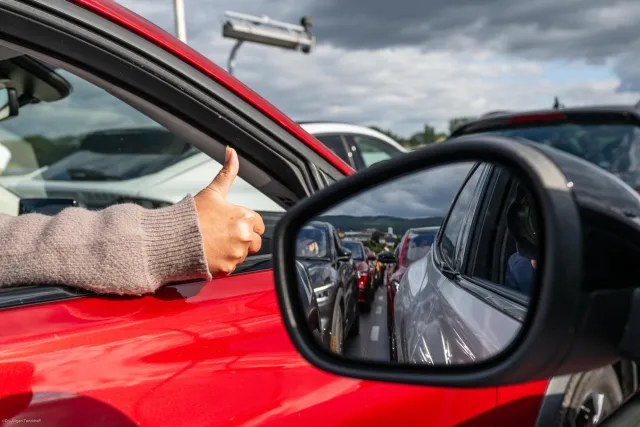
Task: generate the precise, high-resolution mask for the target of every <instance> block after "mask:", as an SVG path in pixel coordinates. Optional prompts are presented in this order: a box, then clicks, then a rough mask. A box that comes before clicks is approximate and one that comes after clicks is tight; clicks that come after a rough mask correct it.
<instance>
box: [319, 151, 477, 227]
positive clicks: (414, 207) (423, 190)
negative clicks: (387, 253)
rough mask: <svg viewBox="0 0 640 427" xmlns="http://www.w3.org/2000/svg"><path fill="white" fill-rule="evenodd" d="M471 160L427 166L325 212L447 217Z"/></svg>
mask: <svg viewBox="0 0 640 427" xmlns="http://www.w3.org/2000/svg"><path fill="white" fill-rule="evenodd" d="M471 166H472V164H471V163H454V164H450V165H447V166H439V167H437V168H430V169H425V170H424V171H421V172H415V173H412V174H411V175H409V176H405V177H402V178H398V179H394V180H392V181H389V182H387V183H385V184H383V185H380V186H378V187H375V188H372V189H370V190H367V191H365V192H363V193H361V194H359V195H357V196H354V197H352V198H350V199H349V201H347V202H345V203H342V204H340V205H338V206H335V207H333V208H332V209H331V210H329V211H327V212H324V213H322V214H321V215H351V216H394V217H399V218H427V217H444V216H445V214H446V213H447V212H448V211H449V207H450V206H451V202H452V200H453V198H454V197H455V195H456V193H457V191H458V189H459V188H460V185H461V184H462V181H463V180H464V178H465V177H466V176H467V173H468V172H469V170H470V168H471Z"/></svg>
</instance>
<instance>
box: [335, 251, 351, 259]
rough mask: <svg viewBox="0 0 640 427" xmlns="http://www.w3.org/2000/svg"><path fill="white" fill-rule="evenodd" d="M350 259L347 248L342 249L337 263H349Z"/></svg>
mask: <svg viewBox="0 0 640 427" xmlns="http://www.w3.org/2000/svg"><path fill="white" fill-rule="evenodd" d="M350 259H351V251H350V250H349V249H347V248H342V253H341V254H338V261H349V260H350Z"/></svg>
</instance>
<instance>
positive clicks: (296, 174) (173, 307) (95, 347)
mask: <svg viewBox="0 0 640 427" xmlns="http://www.w3.org/2000/svg"><path fill="white" fill-rule="evenodd" d="M0 18H1V19H2V22H3V25H2V26H1V28H0V39H2V40H3V46H4V47H7V46H8V48H7V49H8V50H3V53H4V54H9V55H10V54H11V52H13V51H18V52H21V53H26V54H29V55H32V56H34V57H37V58H39V59H41V60H43V61H46V62H47V63H49V64H52V65H54V66H56V67H61V68H63V69H65V70H66V71H67V72H68V73H71V74H73V75H74V76H76V77H77V78H78V79H81V80H83V81H86V82H89V83H91V84H93V85H95V86H96V87H98V88H100V89H102V90H104V91H106V92H107V93H108V94H109V95H111V96H112V97H113V98H112V100H114V101H115V104H114V105H116V107H115V110H110V111H115V112H120V113H122V111H121V110H119V108H121V107H122V108H124V109H125V110H126V111H127V114H126V115H128V114H129V112H131V114H132V115H134V114H138V113H139V114H141V115H142V116H144V117H146V118H147V119H150V120H152V121H154V122H156V123H158V124H160V125H161V126H163V127H164V128H165V129H167V130H169V131H170V132H172V133H175V134H178V135H182V136H183V137H185V138H186V139H187V140H189V141H190V143H191V144H193V145H194V146H195V147H197V148H198V149H199V150H200V151H202V152H204V153H206V154H207V155H209V156H211V157H212V158H214V159H216V160H217V161H218V162H221V161H222V155H223V152H224V151H223V150H224V145H225V144H230V145H232V146H234V148H236V149H237V151H238V153H239V155H240V157H241V160H240V162H241V163H240V164H241V166H240V168H241V171H240V174H241V176H240V177H241V178H242V179H243V180H244V181H246V182H247V183H248V184H249V185H250V186H252V187H253V188H254V189H255V190H257V191H258V192H260V193H261V194H262V195H264V196H266V197H267V198H269V200H272V201H274V203H277V204H278V205H279V206H281V207H282V208H283V209H286V208H287V207H288V206H290V205H291V204H293V203H295V202H296V201H297V200H299V199H300V198H303V197H306V196H307V195H309V194H312V193H313V192H315V191H317V190H318V189H320V188H323V187H324V186H326V185H329V184H330V183H331V182H333V181H336V180H338V179H340V178H341V177H342V176H344V175H346V174H349V173H351V171H350V169H349V167H348V166H347V165H346V164H344V163H343V162H341V161H340V160H339V159H338V158H337V157H336V156H335V155H333V154H331V152H330V150H328V149H325V148H324V147H323V146H322V145H321V144H317V143H316V142H315V140H314V139H313V138H312V137H310V136H309V135H308V134H306V133H305V132H303V131H302V130H301V129H300V128H299V127H298V126H297V125H295V124H293V122H292V121H291V120H290V119H288V118H287V117H286V116H284V115H283V114H282V113H280V112H278V111H277V110H275V109H274V108H273V107H272V106H271V105H269V104H268V103H266V102H265V101H263V100H262V99H261V98H259V97H257V96H256V95H255V94H254V93H253V92H251V91H250V90H249V89H247V88H246V87H244V86H243V85H242V84H241V83H239V82H237V81H236V80H234V79H233V78H232V77H230V76H228V75H227V74H226V73H224V72H222V71H221V70H220V69H219V68H218V67H216V66H215V65H213V64H212V63H211V62H210V61H208V60H207V59H206V58H204V57H203V56H201V55H199V54H197V53H195V52H194V51H192V50H190V49H189V48H188V47H186V46H185V45H183V44H181V43H180V42H178V41H177V40H175V39H173V38H172V37H171V36H169V35H168V34H166V33H164V32H163V31H161V30H160V29H158V28H156V27H155V26H153V25H151V24H149V23H148V22H146V21H144V20H142V19H140V18H139V17H137V16H136V15H134V14H132V13H130V12H128V11H127V10H125V9H124V8H122V7H121V6H119V5H117V4H116V3H113V2H110V1H93V0H84V1H80V0H78V1H77V2H74V3H71V2H66V1H59V0H48V1H46V2H45V1H41V2H40V1H30V2H28V4H26V3H22V2H18V1H13V0H8V1H5V2H3V3H2V5H0ZM7 40H10V42H7ZM76 95H77V96H82V93H79V94H76ZM87 100H88V101H90V100H91V97H88V98H87ZM33 106H34V105H31V106H28V107H33ZM72 107H78V106H74V105H72ZM98 107H103V105H102V104H99V105H97V106H96V105H91V104H90V103H87V104H84V105H82V106H80V107H78V108H76V109H75V110H74V111H73V113H75V115H74V114H71V115H69V114H66V116H67V117H68V116H71V117H76V118H77V117H82V115H78V114H79V113H82V112H85V113H86V112H93V110H94V109H98V110H99V109H100V108H98ZM129 107H133V109H134V110H137V112H138V113H134V112H133V110H131V109H130V108H129ZM34 111H35V110H34ZM60 111H62V110H61V109H59V108H51V109H49V110H48V111H47V113H48V114H44V115H41V116H40V117H41V118H42V117H52V118H54V119H55V118H58V119H59V118H61V116H62V115H60V114H59V113H60ZM66 111H67V112H68V110H66ZM26 112H27V110H25V112H24V115H23V116H22V117H26ZM126 115H125V116H126ZM110 117H112V116H110ZM75 123H76V124H85V121H84V120H76V121H75ZM116 123H119V122H118V121H117V120H116ZM33 124H34V129H36V127H35V126H36V125H38V124H39V123H38V122H37V121H33ZM58 129H59V132H62V134H64V132H66V131H67V130H73V129H72V128H69V127H68V126H65V127H61V128H58ZM58 135H60V134H58ZM269 266H270V257H268V256H265V257H252V258H250V259H248V260H247V262H246V263H245V264H244V265H242V266H240V267H239V268H238V270H237V271H236V272H235V274H234V275H232V276H230V277H228V278H225V279H218V280H213V281H211V282H209V283H197V282H196V283H177V284H174V285H172V286H167V287H165V288H163V289H161V290H160V291H158V292H157V293H156V294H155V295H152V296H146V297H142V298H124V297H98V296H95V295H87V294H85V293H83V292H79V291H76V290H71V289H68V288H66V287H64V286H63V285H60V286H57V287H51V286H30V287H16V288H14V289H8V290H6V291H2V293H1V294H0V322H2V324H3V326H4V332H3V334H2V336H0V378H1V382H2V388H1V389H0V412H1V413H0V415H2V419H6V420H10V421H11V422H22V421H20V420H42V421H43V422H45V423H46V424H48V425H86V424H89V425H94V426H101V425H103V426H116V425H120V426H125V425H126V426H129V425H131V426H132V425H140V426H157V425H183V424H185V423H188V424H189V425H193V426H205V425H206V426H214V425H263V426H288V425H290V426H294V425H300V424H305V425H309V426H313V425H318V426H319V425H326V415H327V414H331V417H332V418H331V419H330V421H331V422H335V423H336V424H344V425H349V424H351V425H359V424H371V423H374V422H381V423H386V424H394V423H401V424H403V425H411V424H414V423H416V424H417V423H419V424H423V423H424V421H425V418H424V416H425V412H424V411H425V407H426V408H427V409H430V412H432V415H430V416H429V418H430V420H429V421H430V423H431V425H436V426H437V425H442V426H444V425H452V424H455V423H459V422H462V421H464V420H467V419H469V418H472V417H474V416H477V415H478V414H481V413H483V412H484V411H486V410H487V409H490V408H492V407H493V405H494V404H495V396H491V395H487V394H486V393H484V394H483V393H479V392H478V390H473V391H464V390H463V391H455V393H452V392H443V390H442V389H436V388H428V387H425V388H416V387H405V386H394V385H390V384H379V383H371V382H366V381H358V380H353V379H347V378H339V377H335V376H333V375H329V374H326V373H324V372H321V371H319V370H317V369H314V368H312V367H311V366H310V365H308V364H307V363H306V362H305V361H304V360H303V359H302V358H301V357H300V356H299V355H298V354H297V353H296V352H295V350H294V348H293V347H292V346H291V343H290V341H289V339H288V337H287V335H286V333H285V331H284V328H283V326H282V321H281V319H280V315H279V312H278V307H277V301H276V298H275V293H274V290H273V277H272V272H271V270H270V269H269ZM256 384H260V390H259V393H252V394H251V399H247V396H248V395H249V394H247V393H250V392H251V390H255V385H256ZM469 399H473V403H472V404H468V405H465V406H464V408H463V409H462V410H457V409H456V408H460V407H461V406H460V404H461V403H462V402H463V401H467V400H469ZM363 401H366V402H367V405H362V404H361V403H362V402H363ZM389 407H393V408H394V411H393V412H390V411H388V408H389ZM443 408H444V409H443ZM447 408H452V410H447ZM323 420H324V421H323ZM7 422H9V421H7Z"/></svg>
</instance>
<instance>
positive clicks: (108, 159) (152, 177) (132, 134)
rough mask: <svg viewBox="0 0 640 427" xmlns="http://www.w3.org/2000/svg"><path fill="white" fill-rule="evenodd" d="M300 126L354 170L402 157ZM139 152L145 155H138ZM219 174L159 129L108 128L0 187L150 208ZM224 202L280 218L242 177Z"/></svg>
mask: <svg viewBox="0 0 640 427" xmlns="http://www.w3.org/2000/svg"><path fill="white" fill-rule="evenodd" d="M301 126H302V127H303V128H304V129H305V130H306V131H308V132H309V133H311V134H312V135H314V136H315V137H316V138H318V139H319V140H320V141H321V142H323V143H324V144H326V145H327V146H328V147H329V148H330V149H331V150H333V151H334V152H335V153H336V154H338V155H339V156H340V157H341V158H342V159H343V160H345V161H346V162H347V163H348V164H350V165H351V166H352V167H353V168H354V169H355V170H361V169H363V168H364V167H368V166H370V165H372V164H373V163H376V162H379V161H382V160H386V159H389V158H391V157H394V156H396V155H399V154H402V153H405V152H407V150H406V149H405V148H404V147H402V146H401V145H400V144H398V143H397V142H396V141H394V140H393V139H391V138H389V137H388V136H386V135H384V134H382V133H380V132H377V131H375V130H373V129H370V128H367V127H364V126H356V125H350V124H342V123H319V122H314V123H309V122H307V123H301ZM143 147H147V148H146V150H148V152H149V154H146V152H140V150H145V148H143ZM221 168H222V166H221V164H220V163H218V162H216V161H215V160H213V159H211V158H210V157H209V156H208V155H206V154H204V153H202V152H200V151H198V150H197V149H195V148H193V147H191V145H190V144H187V143H185V142H184V141H179V140H177V139H175V137H174V136H173V135H172V134H171V133H169V132H168V131H166V130H165V129H164V128H154V127H149V128H133V129H114V130H107V131H98V132H92V133H89V134H87V135H85V137H84V138H82V139H81V140H80V141H79V145H78V149H77V150H76V151H75V152H73V153H71V154H70V155H67V156H65V157H64V158H62V159H60V160H58V161H57V162H54V163H53V164H51V165H49V166H46V167H43V168H40V169H39V170H37V171H36V172H31V173H29V174H28V175H20V176H5V177H0V186H2V187H5V188H7V189H9V190H11V191H12V192H14V193H16V194H17V195H19V196H20V197H21V198H44V197H46V198H72V199H75V200H76V201H78V203H80V205H81V206H85V207H88V208H102V207H106V206H109V205H112V204H114V203H118V202H123V201H134V202H136V203H139V204H142V205H144V206H147V207H150V208H153V207H159V206H163V205H165V204H173V203H176V202H178V201H180V200H181V199H182V198H183V197H184V196H185V194H187V193H191V194H196V193H197V192H198V191H199V190H200V189H202V188H203V187H205V186H206V185H207V184H208V183H210V182H211V180H212V179H213V178H214V177H215V176H216V174H217V173H218V172H219V171H220V169H221ZM104 170H109V171H110V173H111V174H112V175H110V176H105V175H104V174H103V173H102V172H100V171H104ZM228 200H229V202H230V203H234V204H237V205H241V206H245V207H248V208H250V209H253V210H256V211H260V212H274V213H278V212H284V209H283V208H282V207H281V206H279V205H277V204H276V203H274V202H273V201H272V200H270V199H269V198H268V197H266V196H265V195H264V194H262V193H261V192H260V191H257V190H256V189H255V188H254V187H253V186H251V185H249V184H248V183H247V182H246V181H244V180H242V179H241V178H237V179H236V180H235V182H234V184H233V186H232V187H231V190H230V191H229V195H228ZM11 210H12V211H13V209H11Z"/></svg>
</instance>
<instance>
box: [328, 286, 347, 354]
mask: <svg viewBox="0 0 640 427" xmlns="http://www.w3.org/2000/svg"><path fill="white" fill-rule="evenodd" d="M343 341H344V317H343V316H342V308H340V302H339V300H338V299H337V298H336V304H335V307H334V308H333V318H332V319H331V341H330V344H329V345H330V347H329V350H331V352H333V353H337V354H342V344H343Z"/></svg>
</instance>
